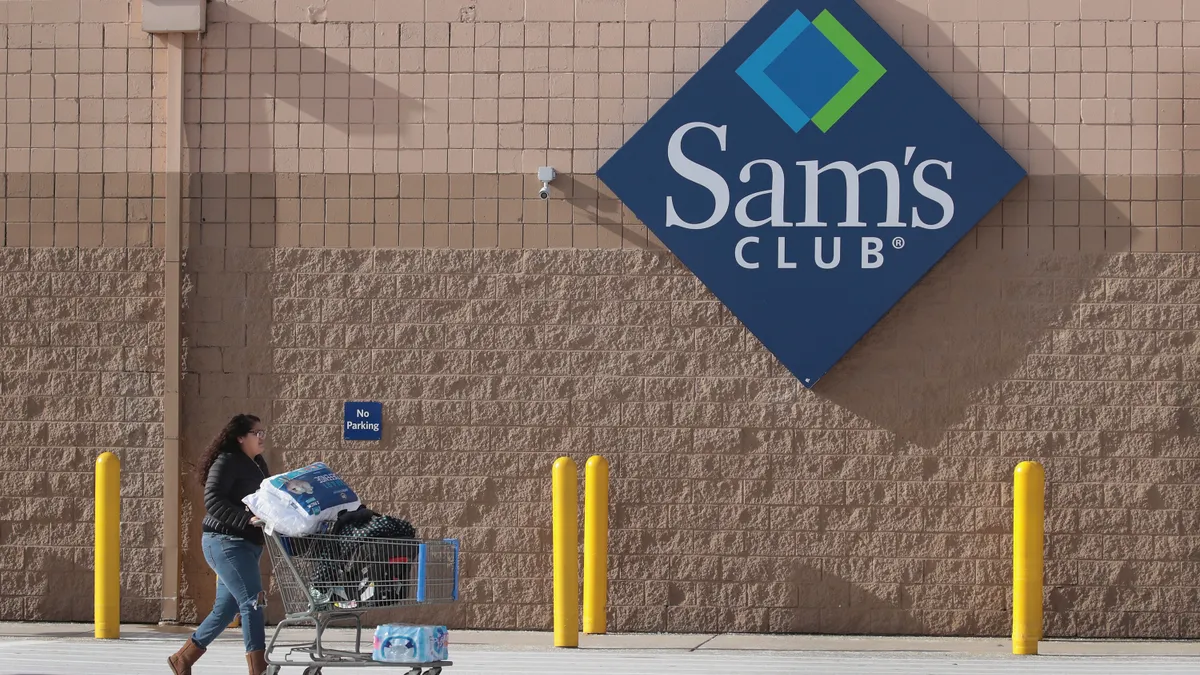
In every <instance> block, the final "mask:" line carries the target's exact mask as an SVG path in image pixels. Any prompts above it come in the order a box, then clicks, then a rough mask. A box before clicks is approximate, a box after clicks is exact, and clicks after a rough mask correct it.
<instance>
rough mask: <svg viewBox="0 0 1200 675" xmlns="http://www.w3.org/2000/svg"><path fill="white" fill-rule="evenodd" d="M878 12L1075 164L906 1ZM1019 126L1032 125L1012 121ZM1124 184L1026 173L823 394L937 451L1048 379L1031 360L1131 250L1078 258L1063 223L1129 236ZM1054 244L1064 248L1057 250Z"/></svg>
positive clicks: (1099, 294) (1039, 144)
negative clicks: (1021, 386)
mask: <svg viewBox="0 0 1200 675" xmlns="http://www.w3.org/2000/svg"><path fill="white" fill-rule="evenodd" d="M871 11H872V13H876V14H878V13H882V12H884V11H886V12H888V13H889V14H893V15H898V18H896V17H890V19H891V20H890V21H884V22H883V25H888V26H899V27H900V29H901V30H903V31H904V32H905V33H906V34H912V35H915V36H917V40H915V41H916V42H919V41H920V40H921V39H927V40H928V43H927V44H933V45H942V48H943V49H946V50H953V52H954V53H953V58H954V63H955V68H956V70H955V75H964V74H969V75H973V76H975V77H974V78H973V79H974V80H976V81H978V87H979V91H978V98H979V99H980V100H981V104H983V105H989V104H991V103H992V102H996V103H997V104H999V105H1003V108H1004V110H1003V115H1004V120H1005V125H1004V126H1005V128H1006V129H1012V128H1018V129H1024V130H1027V132H1028V138H1029V147H1031V148H1038V149H1044V150H1046V151H1048V152H1054V153H1055V158H1054V159H1055V164H1056V166H1075V165H1076V164H1075V163H1074V161H1073V160H1072V159H1071V158H1069V157H1067V156H1066V155H1065V154H1064V153H1063V152H1062V151H1061V150H1058V149H1057V148H1056V144H1055V141H1054V139H1052V138H1050V137H1048V136H1047V134H1046V132H1045V131H1044V130H1043V129H1042V128H1040V127H1039V126H1038V125H1037V124H1035V123H1033V122H1031V121H1030V120H1029V114H1028V111H1027V109H1023V108H1022V106H1021V105H1019V104H1018V102H1017V101H1014V100H1012V99H1010V98H1009V97H1008V96H1006V95H1005V93H1004V91H1003V90H1002V89H1001V88H1000V87H999V86H998V85H997V84H996V83H995V82H994V81H993V80H992V79H991V78H988V77H986V76H985V74H984V73H981V72H980V71H979V70H978V68H976V67H974V66H972V70H969V71H964V70H963V68H964V67H966V64H975V63H976V62H977V60H978V59H976V58H975V57H974V56H973V55H969V54H966V53H964V52H963V51H962V50H961V49H960V48H958V47H954V46H953V45H954V44H955V42H954V40H953V38H952V36H951V35H949V34H947V33H946V32H945V31H946V29H945V28H944V27H943V26H939V25H937V24H934V23H932V22H930V21H929V19H928V17H926V16H924V15H922V14H921V13H919V12H915V11H912V10H910V9H908V8H906V7H904V6H902V5H900V4H895V3H889V4H888V5H887V8H886V10H885V9H882V8H880V7H879V6H878V5H872V6H871ZM906 49H917V50H921V49H922V48H920V47H906ZM945 84H946V83H945V82H943V85H945ZM964 94H966V93H965V92H964ZM962 97H963V98H968V99H973V98H975V97H973V96H970V95H969V94H966V95H964V96H962ZM1018 119H1019V120H1021V122H1022V124H1015V123H1010V122H1009V120H1014V121H1015V120H1018ZM1019 135H1020V134H1018V136H1019ZM1119 181H1120V179H1118V181H1117V182H1118V184H1117V185H1113V184H1112V183H1113V181H1109V182H1108V183H1107V184H1106V181H1105V178H1104V177H1103V176H1085V175H1080V174H1079V173H1078V171H1074V172H1073V173H1063V174H1059V175H1054V176H1045V175H1033V176H1028V177H1026V178H1025V179H1024V180H1023V181H1022V182H1021V183H1020V184H1019V185H1018V187H1017V188H1016V189H1015V190H1014V191H1013V193H1012V194H1010V195H1009V196H1008V197H1007V198H1006V199H1005V200H1004V201H1003V202H1002V203H1001V204H1000V205H998V206H997V207H996V209H995V210H994V211H993V213H992V214H991V215H990V216H989V218H988V219H986V220H985V221H984V222H983V223H980V225H978V226H976V228H975V232H974V233H972V234H971V235H969V236H968V237H966V238H965V239H964V240H963V241H962V242H961V243H960V244H959V245H958V246H956V247H955V248H953V249H951V251H950V253H949V254H948V255H947V256H946V257H945V258H943V259H942V261H941V262H940V263H939V264H938V265H937V266H935V267H934V268H933V269H932V270H931V271H930V272H929V273H928V274H927V275H926V276H925V278H924V279H923V280H922V281H921V283H919V284H918V285H916V286H915V287H914V288H913V289H912V290H911V291H909V293H908V294H907V295H906V296H905V297H904V298H903V299H902V300H901V301H900V302H899V303H898V304H897V305H896V306H895V307H894V308H893V309H892V311H890V312H889V313H888V314H887V315H885V316H884V317H883V319H882V320H880V321H879V323H878V324H876V325H875V326H874V327H873V328H872V329H871V330H870V331H869V332H868V333H867V334H866V335H865V336H864V337H863V339H862V340H861V341H860V342H859V343H858V344H856V345H855V346H854V347H853V348H852V349H851V350H850V351H849V352H847V354H846V356H845V357H844V358H843V360H842V361H841V362H840V363H838V364H837V365H836V366H835V367H834V368H833V369H832V370H831V371H830V373H829V375H828V376H827V377H826V378H825V379H823V380H822V381H821V382H819V383H818V385H817V386H816V387H815V388H814V391H815V392H816V393H817V394H818V395H819V396H821V397H823V398H825V399H826V400H828V401H830V402H833V403H835V404H837V405H839V406H842V407H845V408H846V409H848V410H850V411H852V412H853V413H855V414H856V415H859V416H860V417H862V418H864V419H866V420H869V421H870V422H872V423H874V424H877V425H879V426H881V427H883V428H885V429H887V430H889V431H892V432H893V433H895V434H896V436H897V437H898V440H897V442H898V443H901V444H904V443H912V444H915V445H917V446H920V447H922V448H926V449H928V448H933V447H936V446H938V445H939V444H940V443H941V442H943V440H944V438H945V435H946V433H947V432H948V431H951V430H954V429H956V428H960V429H970V428H972V427H971V420H970V419H968V418H969V416H970V415H972V414H979V413H978V412H972V408H975V409H976V411H977V410H978V408H979V407H981V406H986V405H1000V404H1002V403H1003V402H1004V401H1005V400H1006V397H1007V396H1009V395H1010V394H1012V393H1015V391H1014V390H1012V389H1011V388H1012V387H1017V386H1018V385H1016V384H1014V383H1009V382H1006V381H1007V380H1012V379H1025V378H1026V377H1028V378H1030V379H1037V378H1042V377H1045V376H1046V370H1045V369H1046V368H1049V367H1051V366H1050V365H1049V364H1039V362H1038V360H1037V359H1036V358H1032V355H1034V354H1050V353H1052V352H1057V350H1060V349H1062V346H1061V345H1055V344H1054V335H1053V333H1054V331H1055V330H1056V329H1059V328H1067V327H1069V326H1071V325H1072V323H1073V322H1075V321H1076V320H1077V319H1076V314H1077V313H1078V311H1079V310H1078V305H1079V303H1081V302H1087V301H1089V299H1094V298H1100V299H1102V298H1103V295H1104V288H1103V286H1102V282H1100V284H1101V285H1099V286H1098V285H1097V282H1096V281H1095V278H1096V276H1097V275H1098V274H1100V273H1101V272H1102V271H1103V270H1104V269H1105V267H1106V265H1107V264H1108V263H1109V261H1110V259H1111V257H1112V255H1113V254H1114V253H1119V252H1121V251H1128V250H1129V238H1128V236H1126V237H1124V239H1115V240H1114V237H1113V236H1112V234H1111V232H1112V230H1111V229H1110V230H1109V233H1110V235H1109V239H1108V241H1107V242H1106V245H1105V248H1104V250H1102V251H1096V252H1088V251H1086V250H1085V251H1080V246H1079V244H1078V243H1076V241H1075V240H1073V239H1070V238H1066V239H1061V238H1060V239H1059V240H1058V241H1055V240H1054V237H1055V234H1056V233H1055V229H1057V228H1055V227H1054V226H1055V225H1056V224H1057V225H1062V226H1070V227H1075V226H1076V225H1078V226H1080V227H1079V228H1078V230H1077V231H1079V230H1086V229H1089V228H1092V229H1093V231H1100V232H1104V231H1105V227H1104V226H1106V225H1107V226H1108V228H1113V227H1124V228H1128V227H1129V226H1130V224H1131V223H1130V216H1129V213H1128V212H1127V208H1128V206H1127V204H1126V205H1124V208H1123V206H1122V205H1121V204H1119V202H1117V201H1116V200H1112V199H1111V196H1110V195H1112V194H1116V195H1117V196H1118V197H1121V196H1123V197H1124V198H1125V199H1126V200H1127V199H1128V194H1127V193H1128V190H1129V183H1128V181H1125V183H1124V190H1122V186H1121V185H1120V184H1119ZM1121 192H1124V193H1126V194H1124V195H1122V194H1121ZM1001 224H1002V225H1003V227H998V226H999V225H1001ZM1072 234H1073V233H1072ZM1059 236H1060V237H1061V236H1062V235H1061V234H1060V235H1059ZM1000 238H1008V239H1010V240H1009V241H1004V242H1003V247H1004V249H1005V250H1004V251H1003V252H1001V251H998V250H997V249H998V248H999V243H1000V242H999V241H998V239H1000ZM1046 241H1052V242H1054V244H1053V246H1052V248H1048V247H1047V246H1046V245H1045V243H1044V242H1046ZM977 242H978V243H977ZM1023 373H1025V374H1024V375H1023Z"/></svg>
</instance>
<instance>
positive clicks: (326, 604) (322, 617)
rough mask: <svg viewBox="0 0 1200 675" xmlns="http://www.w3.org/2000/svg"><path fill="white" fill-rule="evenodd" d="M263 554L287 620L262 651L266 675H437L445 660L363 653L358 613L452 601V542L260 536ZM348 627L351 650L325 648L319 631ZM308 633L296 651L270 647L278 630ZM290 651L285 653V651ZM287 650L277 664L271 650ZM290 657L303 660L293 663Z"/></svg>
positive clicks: (454, 573) (455, 564)
mask: <svg viewBox="0 0 1200 675" xmlns="http://www.w3.org/2000/svg"><path fill="white" fill-rule="evenodd" d="M267 549H268V552H269V555H270V558H271V567H272V569H273V571H274V575H275V583H276V585H277V586H278V588H279V595H280V596H281V597H282V599H283V609H284V613H285V614H286V618H284V619H283V620H282V621H280V622H279V624H278V625H277V626H276V627H275V632H274V634H273V635H272V636H271V640H270V642H269V643H268V644H267V651H266V660H267V664H268V667H267V670H266V675H279V672H280V669H281V668H283V667H304V675H321V668H322V667H323V666H329V667H338V668H347V667H366V666H390V667H393V668H408V669H409V671H408V673H407V675H440V673H441V672H442V669H443V668H446V667H448V666H451V665H453V663H452V662H450V661H439V662H433V663H414V664H409V663H403V664H400V663H385V662H379V661H375V660H374V659H373V657H372V649H371V647H370V646H368V649H367V650H366V651H365V652H364V651H363V645H362V628H363V623H362V615H363V613H364V612H367V611H372V610H379V609H386V608H393V607H408V606H415V605H430V604H445V603H451V602H455V601H456V600H458V551H459V545H458V540H456V539H439V540H421V539H375V538H369V537H356V536H345V535H312V536H307V537H283V536H280V535H279V534H274V535H271V536H268V537H267ZM347 620H349V621H353V624H352V625H353V626H354V627H355V638H354V651H347V650H337V649H330V648H327V647H325V646H324V644H323V638H324V633H325V630H326V629H328V628H329V627H330V626H331V625H332V624H334V623H335V622H340V621H347ZM296 626H314V627H315V628H316V638H315V639H314V640H313V641H312V642H309V643H303V644H299V645H277V644H276V643H277V641H278V640H279V633H280V631H282V630H283V629H284V628H289V627H296ZM288 647H290V649H288ZM283 649H288V651H287V653H286V654H285V655H283V656H282V657H279V656H275V655H274V654H275V652H276V651H281V650H283ZM293 654H306V655H308V657H309V660H305V661H292V660H290V657H291V656H292V655H293Z"/></svg>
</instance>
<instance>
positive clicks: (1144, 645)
mask: <svg viewBox="0 0 1200 675" xmlns="http://www.w3.org/2000/svg"><path fill="white" fill-rule="evenodd" d="M192 630H193V627H191V626H173V627H166V626H155V625H142V624H126V625H124V626H122V627H121V638H122V640H128V641H137V642H146V641H163V642H169V643H174V642H178V641H180V640H182V639H183V638H184V636H186V635H190V634H191V632H192ZM273 630H274V627H273V626H268V627H267V637H268V639H269V638H270V636H271V632H272V631H273ZM310 632H311V631H306V630H305V629H303V628H295V629H288V630H285V631H284V633H283V638H282V639H283V640H285V641H287V642H295V641H296V640H297V639H299V640H303V639H307V636H308V635H309V633H310ZM363 633H364V636H365V639H368V640H369V639H370V634H371V629H364V630H363ZM326 635H327V639H330V640H331V641H333V642H338V643H342V644H344V643H346V642H349V641H353V639H354V632H353V630H350V629H342V628H338V629H331V630H330V631H328V632H327V633H326ZM450 636H451V642H452V643H453V644H454V646H455V648H460V649H463V648H465V649H479V650H497V649H501V650H505V651H563V650H560V649H556V648H555V647H554V636H553V634H551V633H549V632H545V633H543V632H532V631H530V632H523V631H472V630H452V631H451V632H450ZM21 639H32V640H63V641H79V640H86V641H90V642H96V643H97V644H101V643H104V642H108V641H102V640H94V638H93V633H92V625H91V624H78V623H77V624H64V623H0V641H4V642H6V641H11V640H21ZM219 640H220V641H222V642H232V643H238V644H240V643H241V632H240V631H239V630H238V629H236V628H231V629H228V630H226V631H225V633H224V634H222V636H221V637H220V638H219ZM579 648H580V649H582V650H617V651H646V652H655V651H678V652H696V651H731V652H857V653H875V654H882V653H895V654H943V655H948V656H950V655H964V656H972V655H973V656H1009V655H1011V654H1012V644H1011V642H1010V641H1009V640H1007V639H1005V638H939V637H873V636H841V635H742V634H712V633H702V634H674V633H673V634H661V633H652V634H640V633H639V634H617V635H582V634H581V635H580V638H579ZM1039 652H1040V655H1041V656H1062V657H1133V656H1156V657H1163V656H1171V657H1192V658H1197V659H1200V641H1171V640H1057V639H1048V640H1045V641H1043V642H1041V643H1040V645H1039ZM1198 672H1200V671H1198Z"/></svg>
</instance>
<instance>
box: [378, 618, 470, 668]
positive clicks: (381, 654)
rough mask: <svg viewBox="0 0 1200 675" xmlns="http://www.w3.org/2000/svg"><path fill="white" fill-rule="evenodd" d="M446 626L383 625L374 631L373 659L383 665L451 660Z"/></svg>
mask: <svg viewBox="0 0 1200 675" xmlns="http://www.w3.org/2000/svg"><path fill="white" fill-rule="evenodd" d="M449 643H450V635H449V632H448V631H447V630H446V627H445V626H400V625H394V624H390V625H384V626H379V627H378V628H376V629H375V645H374V650H373V652H372V655H371V656H372V658H373V659H375V660H376V661H380V662H383V663H437V662H440V661H449V660H450V646H449Z"/></svg>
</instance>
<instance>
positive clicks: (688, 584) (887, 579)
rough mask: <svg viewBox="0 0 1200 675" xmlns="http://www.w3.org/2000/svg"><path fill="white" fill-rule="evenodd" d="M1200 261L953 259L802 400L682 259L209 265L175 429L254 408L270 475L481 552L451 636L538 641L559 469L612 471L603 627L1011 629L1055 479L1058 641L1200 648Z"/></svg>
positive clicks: (435, 253)
mask: <svg viewBox="0 0 1200 675" xmlns="http://www.w3.org/2000/svg"><path fill="white" fill-rule="evenodd" d="M1196 264H1197V260H1196V258H1195V257H1194V256H1188V255H1183V254H1175V255H1167V254H1122V255H1115V256H1107V255H1103V254H1101V255H1097V256H1080V255H1078V254H1071V255H1059V256H1053V255H1041V256H1029V255H1026V254H1023V253H1004V252H987V251H980V250H977V249H976V248H974V247H962V248H960V249H958V250H956V251H955V252H954V253H953V254H952V255H951V256H950V258H949V259H947V260H946V261H945V263H944V264H943V265H941V266H940V267H939V268H938V269H937V270H936V271H935V272H934V273H933V274H932V275H931V276H930V277H929V278H928V279H927V280H926V281H924V282H923V283H922V284H921V285H920V286H919V287H918V288H917V289H916V290H915V291H914V292H913V293H912V294H911V295H910V296H909V297H908V298H906V299H905V300H904V301H903V303H902V306H901V307H899V308H898V309H897V310H896V311H895V312H893V313H892V314H891V315H889V317H888V318H887V319H886V320H885V321H884V322H883V323H882V324H881V325H880V326H878V327H877V329H876V330H875V331H873V332H872V333H871V334H870V335H869V336H868V337H867V339H866V340H864V341H863V343H862V344H861V345H860V346H859V347H857V348H856V349H855V351H854V352H853V353H852V354H851V355H850V356H849V357H848V358H847V359H846V361H845V362H844V363H842V364H841V365H839V366H838V367H837V369H836V370H835V371H834V372H831V373H830V374H829V376H828V377H827V378H825V379H824V380H822V382H821V384H820V385H818V386H817V387H816V388H815V390H814V391H811V392H809V391H807V390H805V389H803V388H802V387H800V386H799V385H798V384H797V383H796V382H795V380H794V379H793V378H791V377H790V375H788V374H787V373H786V371H785V370H784V369H782V368H781V366H779V364H778V363H777V362H776V361H775V360H774V359H773V357H771V356H770V355H769V354H768V353H767V352H765V351H764V350H763V349H762V347H761V346H760V345H759V344H758V343H757V341H755V340H754V339H753V337H752V336H750V335H749V334H748V333H746V332H745V331H744V330H743V329H742V328H741V327H740V326H739V325H738V323H737V322H736V321H735V320H734V319H733V318H732V317H731V316H730V315H729V314H728V312H727V311H725V310H724V309H723V308H722V307H721V306H720V305H719V304H718V303H717V302H715V301H714V300H713V299H712V298H711V296H709V295H708V294H707V293H706V292H705V291H704V290H703V289H702V288H701V287H700V285H699V284H698V283H697V282H696V280H695V278H694V277H692V276H691V275H690V274H689V273H687V271H686V270H684V269H682V268H681V267H680V266H679V265H678V264H677V263H676V262H675V261H674V259H673V258H671V257H670V256H669V255H667V254H663V253H655V252H642V251H593V252H585V251H569V250H567V251H528V250H526V251H448V250H397V249H392V250H374V251H370V250H361V251H355V250H340V251H339V250H331V249H307V250H306V249H275V250H251V249H203V250H193V251H191V252H190V254H189V269H190V270H191V273H192V275H193V278H194V279H195V288H196V297H195V298H194V300H193V305H192V307H193V310H194V311H195V316H194V318H193V319H192V320H191V322H189V335H190V337H191V339H192V340H194V342H193V343H192V344H193V348H192V349H191V350H190V352H189V366H188V369H189V379H190V380H191V385H190V386H188V392H189V393H188V396H189V398H188V400H187V401H186V402H185V407H186V409H187V410H188V412H189V423H188V430H187V436H188V439H189V442H195V443H196V444H199V443H201V442H202V441H203V440H207V438H206V435H207V434H210V433H212V432H213V430H215V429H216V428H218V427H219V424H220V422H221V421H222V419H223V417H224V416H226V415H228V414H230V413H232V412H235V411H237V410H241V409H243V408H250V409H253V410H255V411H257V412H260V413H261V414H262V415H263V416H264V417H265V419H266V421H267V427H268V429H269V430H270V431H269V433H270V436H269V445H270V446H271V453H270V460H271V461H272V462H273V465H275V466H281V465H286V466H297V465H301V464H303V463H307V462H310V461H316V460H324V461H328V462H330V463H332V465H333V466H335V467H336V468H337V470H338V471H340V472H343V473H344V474H345V475H346V476H347V477H348V478H349V479H350V480H351V482H352V484H353V485H354V486H355V488H356V489H359V490H361V494H362V496H363V498H364V499H365V500H366V502H367V503H368V504H370V505H372V506H373V507H375V508H377V509H380V510H383V511H386V512H389V513H394V514H396V515H399V516H402V517H407V518H410V519H411V520H412V521H413V522H414V523H415V524H416V525H417V527H418V528H419V529H420V532H421V534H422V535H423V536H432V537H441V536H454V537H460V538H462V540H463V542H464V565H463V603H462V605H461V606H460V607H457V608H453V609H451V610H448V611H443V612H440V613H436V614H435V617H436V618H437V619H439V620H444V621H449V622H450V623H451V624H453V625H456V626H464V627H466V626H469V627H487V628H511V629H534V628H536V629H548V628H549V627H550V618H551V609H550V552H551V549H550V512H549V504H548V499H549V489H550V473H549V472H550V466H551V463H552V462H553V461H554V459H555V458H556V457H558V456H561V455H569V456H571V457H573V458H574V459H575V461H576V462H577V464H579V466H580V467H582V465H583V463H584V462H585V461H586V459H587V457H588V456H589V455H590V454H592V453H600V454H603V455H605V456H606V457H607V458H608V459H609V461H610V462H611V463H612V475H613V481H612V495H611V500H612V514H611V517H612V533H611V550H612V558H611V562H610V567H611V570H612V582H611V590H610V598H611V605H612V610H611V624H610V627H611V629H612V630H618V631H625V630H645V631H662V630H671V631H716V630H727V631H754V632H757V631H785V632H786V631H819V632H834V633H841V632H868V633H871V632H889V633H891V632H898V633H921V634H923V633H938V634H942V633H945V634H990V635H1002V634H1004V633H1005V632H1006V631H1007V630H1008V626H1009V625H1008V621H1009V619H1008V617H1009V614H1008V603H1009V600H1008V587H1009V582H1010V579H1011V569H1010V563H1009V560H1010V558H1009V556H1010V555H1011V553H1010V549H1009V531H1010V527H1011V525H1010V522H1011V508H1010V499H1011V487H1010V486H1011V476H1012V470H1013V468H1014V467H1015V466H1016V464H1017V463H1018V462H1019V461H1021V460H1024V459H1026V458H1036V459H1040V460H1043V461H1044V462H1045V465H1046V468H1047V480H1048V483H1049V484H1050V488H1049V494H1048V499H1047V504H1048V509H1049V518H1048V522H1047V531H1048V535H1049V536H1048V540H1047V541H1048V544H1047V560H1048V562H1047V577H1046V578H1047V602H1048V605H1047V617H1048V619H1047V634H1048V635H1110V636H1111V635H1128V636H1132V635H1139V636H1164V637H1165V636H1171V637H1183V636H1195V635H1197V634H1198V632H1200V614H1197V613H1196V611H1195V608H1194V607H1192V606H1191V605H1190V604H1189V601H1188V598H1189V597H1190V594H1191V593H1193V592H1194V587H1195V586H1196V585H1197V581H1198V580H1200V564H1198V563H1196V562H1195V561H1194V560H1191V551H1192V550H1193V549H1194V546H1195V537H1194V536H1193V530H1194V524H1195V523H1196V522H1197V519H1198V518H1200V509H1198V508H1197V507H1198V503H1197V499H1200V487H1197V486H1196V484H1195V476H1196V475H1197V470H1198V469H1200V463H1198V462H1197V459H1196V457H1197V455H1196V450H1197V447H1196V443H1195V439H1194V435H1193V434H1194V429H1193V424H1194V423H1193V421H1192V417H1193V415H1194V414H1195V411H1194V408H1192V407H1191V406H1193V405H1194V395H1193V394H1192V392H1193V391H1194V389H1195V384H1194V382H1195V380H1196V375H1197V372H1196V368H1197V366H1200V361H1197V359H1196V357H1195V356H1194V348H1193V347H1192V346H1191V343H1192V342H1193V341H1194V339H1195V328H1196V327H1197V323H1196V321H1197V317H1198V316H1200V315H1198V314H1197V304H1196V302H1197V300H1200V295H1197V293H1198V292H1200V291H1198V287H1197V285H1196V282H1195V281H1192V280H1191V279H1192V278H1193V277H1194V276H1195V271H1196V270H1195V265H1196ZM231 311H232V312H234V314H235V315H236V317H238V318H234V317H233V316H231V314H230V312H231ZM240 317H245V318H240ZM359 399H370V400H375V399H379V400H382V401H384V419H385V430H384V440H383V442H382V443H379V444H374V443H370V444H363V443H350V442H344V441H342V440H341V434H340V430H339V429H340V422H341V419H342V402H343V401H346V400H359ZM193 529H195V528H194V527H193ZM196 536H198V534H197V532H192V537H191V539H195V537H196ZM200 565H202V563H199V562H197V561H195V560H194V559H193V560H192V562H191V567H190V568H189V570H190V574H189V578H195V577H194V576H192V575H194V574H196V573H197V572H198V571H200V570H201V567H200ZM210 592H211V591H210ZM200 604H201V605H203V601H201V603H200ZM1168 608H1169V610H1168Z"/></svg>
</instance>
